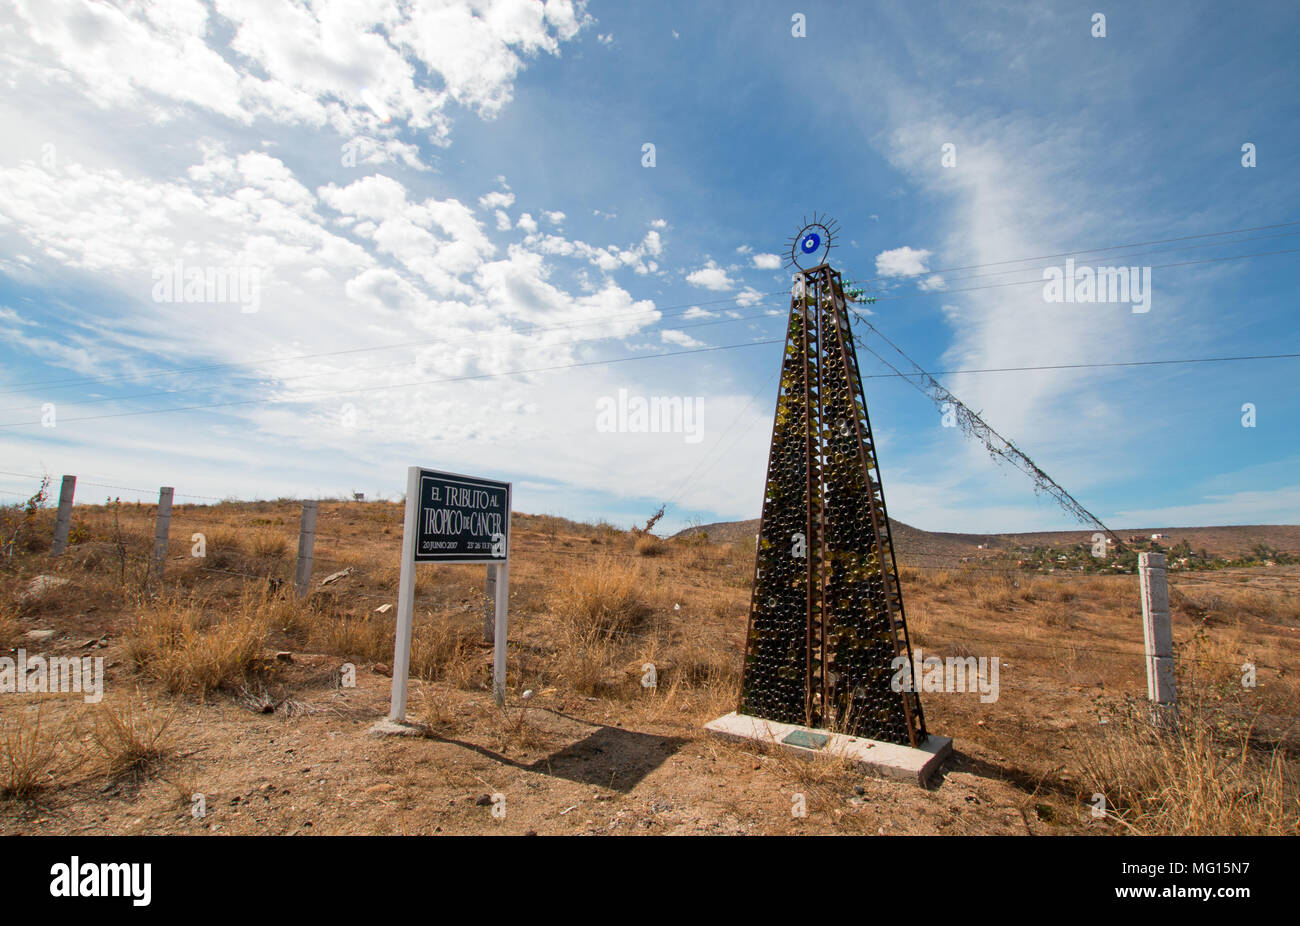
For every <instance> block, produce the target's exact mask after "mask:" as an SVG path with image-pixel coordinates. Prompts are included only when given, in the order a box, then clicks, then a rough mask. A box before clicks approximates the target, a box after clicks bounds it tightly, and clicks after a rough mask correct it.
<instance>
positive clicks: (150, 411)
mask: <svg viewBox="0 0 1300 926" xmlns="http://www.w3.org/2000/svg"><path fill="white" fill-rule="evenodd" d="M784 342H785V339H784V338H767V339H762V340H756V341H749V342H746V343H744V344H724V345H721V346H719V347H697V348H693V349H691V350H679V351H668V352H667V353H662V354H641V355H638V356H635V357H615V358H612V359H607V360H586V361H582V362H579V363H564V364H558V365H556V366H549V367H534V368H532V369H528V370H506V371H503V372H500V373H473V374H470V375H467V376H452V377H448V378H446V379H429V380H418V381H414V382H407V383H389V384H386V385H381V386H360V387H357V388H356V389H341V390H335V391H332V392H317V393H312V394H309V395H304V396H297V397H295V398H286V399H241V400H237V401H232V402H209V403H206V404H203V405H178V406H175V407H173V408H146V409H139V410H136V411H132V412H113V413H110V414H107V415H82V416H81V417H79V418H65V419H63V420H64V421H65V422H73V421H99V420H102V419H105V418H128V417H134V416H137V415H161V414H166V413H168V412H186V411H203V410H207V409H213V408H232V407H235V406H239V405H257V404H263V403H265V404H294V403H297V402H306V401H309V400H311V399H321V398H330V397H333V396H340V395H355V394H357V393H361V392H378V391H382V390H385V389H405V388H407V387H410V386H436V385H441V384H444V383H459V382H467V381H469V380H478V379H495V378H496V377H498V376H522V375H525V374H530V373H551V372H555V371H557V370H572V369H576V368H578V367H593V366H605V365H609V364H615V363H630V362H632V361H635V360H656V359H660V358H663V357H681V356H685V355H687V354H707V353H713V352H716V351H724V350H738V349H740V348H745V347H758V346H760V345H764V344H782V343H784ZM34 424H40V422H39V421H14V422H9V423H7V424H0V428H18V427H26V426H29V425H34Z"/></svg>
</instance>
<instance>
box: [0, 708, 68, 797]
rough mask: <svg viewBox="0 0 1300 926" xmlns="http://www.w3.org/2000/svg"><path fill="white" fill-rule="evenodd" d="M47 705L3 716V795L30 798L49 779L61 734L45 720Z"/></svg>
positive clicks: (0, 764)
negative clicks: (44, 714) (43, 718)
mask: <svg viewBox="0 0 1300 926" xmlns="http://www.w3.org/2000/svg"><path fill="white" fill-rule="evenodd" d="M42 710H43V705H40V704H37V705H35V706H34V707H32V706H28V707H25V708H19V709H17V710H15V711H11V712H9V713H8V714H7V715H6V716H3V717H0V795H2V796H4V797H17V798H27V797H31V796H32V795H33V794H35V793H36V791H37V790H39V789H40V788H41V787H42V786H43V785H44V784H45V783H46V781H47V779H48V777H49V770H50V768H51V767H52V766H53V765H54V761H55V759H56V758H57V756H58V752H59V745H58V744H59V740H60V738H61V737H60V734H58V733H55V732H52V731H51V730H50V725H49V723H48V721H46V722H44V723H43V722H42V717H41V713H42Z"/></svg>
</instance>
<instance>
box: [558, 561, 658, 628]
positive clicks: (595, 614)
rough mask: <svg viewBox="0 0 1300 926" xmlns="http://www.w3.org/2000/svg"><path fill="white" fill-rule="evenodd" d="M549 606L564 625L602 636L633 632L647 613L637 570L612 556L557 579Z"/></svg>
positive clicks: (641, 582)
mask: <svg viewBox="0 0 1300 926" xmlns="http://www.w3.org/2000/svg"><path fill="white" fill-rule="evenodd" d="M549 605H550V609H551V611H552V613H553V614H554V615H555V616H556V617H558V618H559V619H560V620H561V621H562V622H563V623H566V624H569V625H571V626H573V627H575V628H576V629H578V630H579V631H588V630H590V631H596V632H599V633H604V634H614V633H625V632H627V631H630V630H634V629H635V628H637V627H638V626H640V625H641V624H642V623H643V622H644V621H645V619H646V618H647V617H648V616H649V614H650V608H649V606H648V605H647V604H646V601H645V598H644V579H643V578H642V576H641V572H640V570H639V569H638V568H637V567H636V566H635V565H629V564H627V563H625V562H619V561H618V560H617V559H616V558H615V557H604V558H603V559H601V560H598V561H596V562H595V563H594V564H591V565H587V564H581V565H578V566H576V567H574V568H571V569H569V570H568V571H566V572H565V573H564V574H562V575H560V576H557V577H556V582H555V585H554V587H553V589H552V592H551V596H550V602H549Z"/></svg>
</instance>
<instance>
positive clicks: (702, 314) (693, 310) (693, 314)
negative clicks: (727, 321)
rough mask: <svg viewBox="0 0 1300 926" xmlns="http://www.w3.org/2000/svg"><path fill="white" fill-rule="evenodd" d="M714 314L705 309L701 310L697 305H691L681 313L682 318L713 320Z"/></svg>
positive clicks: (715, 314)
mask: <svg viewBox="0 0 1300 926" xmlns="http://www.w3.org/2000/svg"><path fill="white" fill-rule="evenodd" d="M716 316H717V313H716V312H710V311H708V310H707V309H701V308H700V307H699V306H698V305H693V306H691V307H690V308H689V309H687V310H686V311H685V313H683V315H682V318H686V319H691V318H715V317H716Z"/></svg>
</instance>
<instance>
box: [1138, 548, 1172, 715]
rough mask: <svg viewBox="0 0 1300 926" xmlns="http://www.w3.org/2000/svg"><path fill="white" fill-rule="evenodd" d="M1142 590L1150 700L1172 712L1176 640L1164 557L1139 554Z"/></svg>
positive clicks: (1143, 630)
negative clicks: (1171, 620) (1170, 611)
mask: <svg viewBox="0 0 1300 926" xmlns="http://www.w3.org/2000/svg"><path fill="white" fill-rule="evenodd" d="M1138 579H1139V583H1140V586H1141V589H1142V639H1143V642H1144V643H1145V646H1146V664H1147V697H1149V698H1150V699H1151V700H1152V701H1153V702H1154V703H1155V704H1156V705H1157V706H1158V707H1159V708H1170V709H1172V708H1173V707H1174V705H1175V702H1176V701H1177V696H1176V693H1175V691H1174V637H1173V629H1172V627H1171V624H1170V615H1169V583H1168V576H1167V574H1166V572H1165V555H1164V554H1163V553H1139V554H1138Z"/></svg>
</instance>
